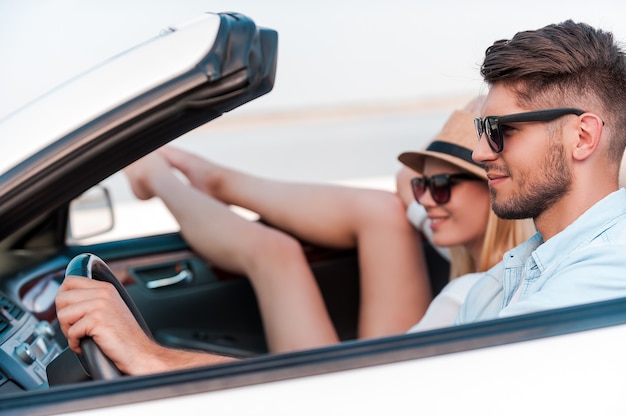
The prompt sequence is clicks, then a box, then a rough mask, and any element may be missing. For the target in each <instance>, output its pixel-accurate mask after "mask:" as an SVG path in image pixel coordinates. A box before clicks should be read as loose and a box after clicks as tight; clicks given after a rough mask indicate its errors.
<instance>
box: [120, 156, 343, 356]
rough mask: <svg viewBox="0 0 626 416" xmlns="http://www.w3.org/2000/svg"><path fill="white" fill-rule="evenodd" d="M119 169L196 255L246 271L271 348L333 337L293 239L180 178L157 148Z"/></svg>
mask: <svg viewBox="0 0 626 416" xmlns="http://www.w3.org/2000/svg"><path fill="white" fill-rule="evenodd" d="M125 173H126V175H127V177H128V179H129V181H130V183H131V186H132V189H133V191H134V193H135V194H136V195H137V197H139V198H141V199H148V198H151V197H153V196H158V197H159V198H161V199H162V200H163V202H164V203H165V205H166V206H167V208H168V209H169V210H170V211H171V212H172V214H173V215H174V217H175V218H176V219H177V221H178V222H179V224H180V227H181V234H182V235H183V237H184V238H185V239H186V240H187V242H188V243H189V244H190V246H191V247H193V248H194V250H196V251H197V252H198V254H199V255H201V256H202V257H204V258H205V259H207V260H208V261H210V262H212V263H213V264H215V265H217V266H219V267H222V268H225V269H227V270H229V271H232V272H234V273H241V274H244V275H246V276H248V277H249V279H250V281H251V283H252V285H253V287H254V290H255V293H256V295H257V299H258V301H259V307H260V310H261V315H262V318H263V323H264V327H265V332H266V336H267V340H268V344H269V348H270V350H271V351H273V352H280V351H292V350H297V349H304V348H312V347H318V346H322V345H327V344H332V343H336V342H338V337H337V335H336V332H335V330H334V327H333V325H332V322H331V320H330V317H329V316H328V312H327V310H326V307H325V304H324V301H323V299H322V296H321V294H320V291H319V288H318V286H317V283H316V281H315V278H314V276H313V274H312V272H311V270H310V268H309V267H308V264H307V261H306V258H305V256H304V253H303V251H302V248H301V246H300V244H299V242H298V241H296V240H295V239H293V238H292V237H290V236H288V235H287V234H285V233H283V232H281V231H278V230H275V229H272V228H269V227H266V226H264V225H262V224H260V223H257V222H250V221H247V220H245V219H243V218H242V217H240V216H238V215H236V214H234V213H233V212H232V211H231V210H230V209H229V208H228V207H227V206H226V205H224V204H223V203H222V202H220V201H217V200H215V199H214V198H212V197H211V196H209V195H207V194H205V193H202V192H200V191H198V190H197V189H194V188H192V187H190V186H188V185H186V184H184V183H182V182H181V181H180V180H179V179H178V178H177V177H176V176H175V175H174V174H173V171H172V170H171V168H170V166H169V165H168V164H167V163H166V162H165V160H164V159H163V158H162V157H161V156H159V155H158V153H155V154H151V155H148V156H146V157H145V158H143V159H141V160H139V161H138V162H136V163H135V164H133V165H131V166H129V167H127V168H126V169H125Z"/></svg>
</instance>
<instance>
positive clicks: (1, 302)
mask: <svg viewBox="0 0 626 416" xmlns="http://www.w3.org/2000/svg"><path fill="white" fill-rule="evenodd" d="M23 315H24V311H23V310H22V308H20V307H19V306H17V305H16V304H15V303H14V302H11V301H10V300H9V299H8V298H7V297H5V296H4V295H2V294H0V337H2V335H4V334H5V333H6V332H8V331H9V330H10V329H11V326H12V325H11V321H12V320H14V319H15V320H17V319H20V318H21V317H22V316H23Z"/></svg>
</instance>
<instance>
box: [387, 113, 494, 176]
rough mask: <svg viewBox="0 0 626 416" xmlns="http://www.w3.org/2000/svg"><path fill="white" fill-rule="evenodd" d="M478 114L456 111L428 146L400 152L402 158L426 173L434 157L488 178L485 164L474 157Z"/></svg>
mask: <svg viewBox="0 0 626 416" xmlns="http://www.w3.org/2000/svg"><path fill="white" fill-rule="evenodd" d="M475 117H477V115H475V114H473V113H470V112H467V111H463V110H456V111H454V112H453V113H452V115H451V116H450V118H448V121H446V124H444V126H443V128H442V129H441V131H440V132H439V134H437V136H435V138H434V139H433V140H432V141H431V142H430V144H429V145H428V147H427V148H426V150H421V151H416V152H404V153H402V154H401V155H400V156H398V160H399V161H400V162H402V163H404V164H405V165H406V166H408V167H410V168H411V169H413V170H415V171H416V172H419V173H422V171H423V170H424V161H425V160H426V158H428V157H434V158H436V159H440V160H443V161H446V162H448V163H451V164H453V165H455V166H458V167H460V168H461V169H464V170H466V171H468V172H470V173H473V174H474V175H476V176H479V177H481V178H484V179H485V180H487V175H486V173H485V170H484V169H483V167H482V165H480V164H478V163H476V162H474V161H473V160H472V151H473V150H474V146H476V131H475V130H474V118H475Z"/></svg>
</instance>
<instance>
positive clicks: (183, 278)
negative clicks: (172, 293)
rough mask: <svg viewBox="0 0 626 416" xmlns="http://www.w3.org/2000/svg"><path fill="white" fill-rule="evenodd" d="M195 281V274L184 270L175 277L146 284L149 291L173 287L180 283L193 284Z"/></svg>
mask: <svg viewBox="0 0 626 416" xmlns="http://www.w3.org/2000/svg"><path fill="white" fill-rule="evenodd" d="M192 280H193V273H192V272H191V270H189V269H183V270H181V271H180V272H178V273H177V274H175V275H174V276H169V277H163V278H160V279H154V280H150V281H148V282H146V287H147V288H148V289H159V288H162V287H168V286H173V285H176V284H178V283H183V282H191V281H192Z"/></svg>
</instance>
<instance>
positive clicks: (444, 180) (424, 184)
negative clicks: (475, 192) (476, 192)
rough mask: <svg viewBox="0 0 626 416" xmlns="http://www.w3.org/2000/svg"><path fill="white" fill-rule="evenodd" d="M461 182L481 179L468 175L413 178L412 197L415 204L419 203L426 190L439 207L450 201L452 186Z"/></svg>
mask: <svg viewBox="0 0 626 416" xmlns="http://www.w3.org/2000/svg"><path fill="white" fill-rule="evenodd" d="M461 180H468V181H473V180H476V181H481V180H483V179H482V178H479V177H478V176H475V175H472V174H470V173H454V174H448V173H442V174H440V175H433V176H431V177H430V178H429V177H428V176H421V177H417V178H413V179H411V188H412V189H413V196H415V200H416V201H417V202H420V199H421V198H422V196H424V194H425V193H426V189H427V188H428V190H429V191H430V196H431V197H432V199H433V201H435V202H436V203H437V204H439V205H441V204H445V203H447V202H448V201H449V200H450V193H451V192H450V191H451V189H452V185H456V184H457V183H458V181H461Z"/></svg>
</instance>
